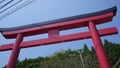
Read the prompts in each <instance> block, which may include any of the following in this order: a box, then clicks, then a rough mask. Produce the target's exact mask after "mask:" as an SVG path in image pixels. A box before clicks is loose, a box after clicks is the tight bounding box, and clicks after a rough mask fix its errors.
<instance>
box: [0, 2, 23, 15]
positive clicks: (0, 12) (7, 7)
mask: <svg viewBox="0 0 120 68" xmlns="http://www.w3.org/2000/svg"><path fill="white" fill-rule="evenodd" d="M21 1H23V0H19V1H17V2H16V3H14V4H12V5H11V6H9V7H7V8H6V9H4V10H2V11H0V14H1V13H3V12H5V11H6V10H8V9H9V8H11V7H13V6H15V5H17V4H18V3H20V2H21Z"/></svg>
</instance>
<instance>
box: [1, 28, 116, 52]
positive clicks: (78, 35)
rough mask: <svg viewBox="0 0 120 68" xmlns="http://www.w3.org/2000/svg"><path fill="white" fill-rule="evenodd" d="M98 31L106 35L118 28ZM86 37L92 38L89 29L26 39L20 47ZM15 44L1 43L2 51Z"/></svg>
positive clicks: (114, 32) (10, 48) (9, 48)
mask: <svg viewBox="0 0 120 68" xmlns="http://www.w3.org/2000/svg"><path fill="white" fill-rule="evenodd" d="M98 32H99V35H100V36H106V35H112V34H117V33H118V30H117V28H116V27H111V28H105V29H100V30H98ZM84 38H86V39H88V38H91V34H90V32H89V31H87V32H82V33H76V34H69V35H64V36H56V37H54V36H53V37H52V36H51V37H49V38H44V39H38V40H32V41H26V42H22V43H21V45H20V48H28V47H35V46H43V45H48V44H54V43H60V42H63V41H64V42H68V41H74V40H82V39H84ZM13 45H14V43H12V44H4V45H1V47H0V51H7V50H12V48H13Z"/></svg>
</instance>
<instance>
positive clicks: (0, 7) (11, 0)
mask: <svg viewBox="0 0 120 68" xmlns="http://www.w3.org/2000/svg"><path fill="white" fill-rule="evenodd" d="M13 1H14V0H10V1H9V2H7V3H5V4H4V5H2V6H0V9H2V8H4V7H5V6H7V5H8V4H10V3H11V2H13Z"/></svg>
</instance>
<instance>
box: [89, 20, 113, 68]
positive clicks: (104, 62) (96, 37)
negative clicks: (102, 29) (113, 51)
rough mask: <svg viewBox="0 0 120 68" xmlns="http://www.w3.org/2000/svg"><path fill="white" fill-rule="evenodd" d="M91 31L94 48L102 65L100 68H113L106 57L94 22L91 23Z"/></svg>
mask: <svg viewBox="0 0 120 68" xmlns="http://www.w3.org/2000/svg"><path fill="white" fill-rule="evenodd" d="M89 30H90V33H91V36H92V40H93V43H94V47H95V50H96V55H97V57H98V61H99V63H100V67H101V68H111V65H110V62H109V60H108V58H107V56H106V53H105V50H104V47H103V45H102V42H101V39H100V35H99V33H98V30H97V28H96V26H95V24H94V22H92V21H90V22H89Z"/></svg>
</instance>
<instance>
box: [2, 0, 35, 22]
mask: <svg viewBox="0 0 120 68" xmlns="http://www.w3.org/2000/svg"><path fill="white" fill-rule="evenodd" d="M33 1H34V0H27V1H26V2H24V3H23V4H21V5H20V6H18V7H16V8H15V9H13V10H11V11H9V12H7V13H6V14H4V15H3V16H1V17H0V20H1V19H3V18H5V17H6V16H8V15H10V14H12V13H14V12H16V11H17V10H19V9H21V8H22V7H25V6H26V5H28V4H30V3H32V2H33Z"/></svg>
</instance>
